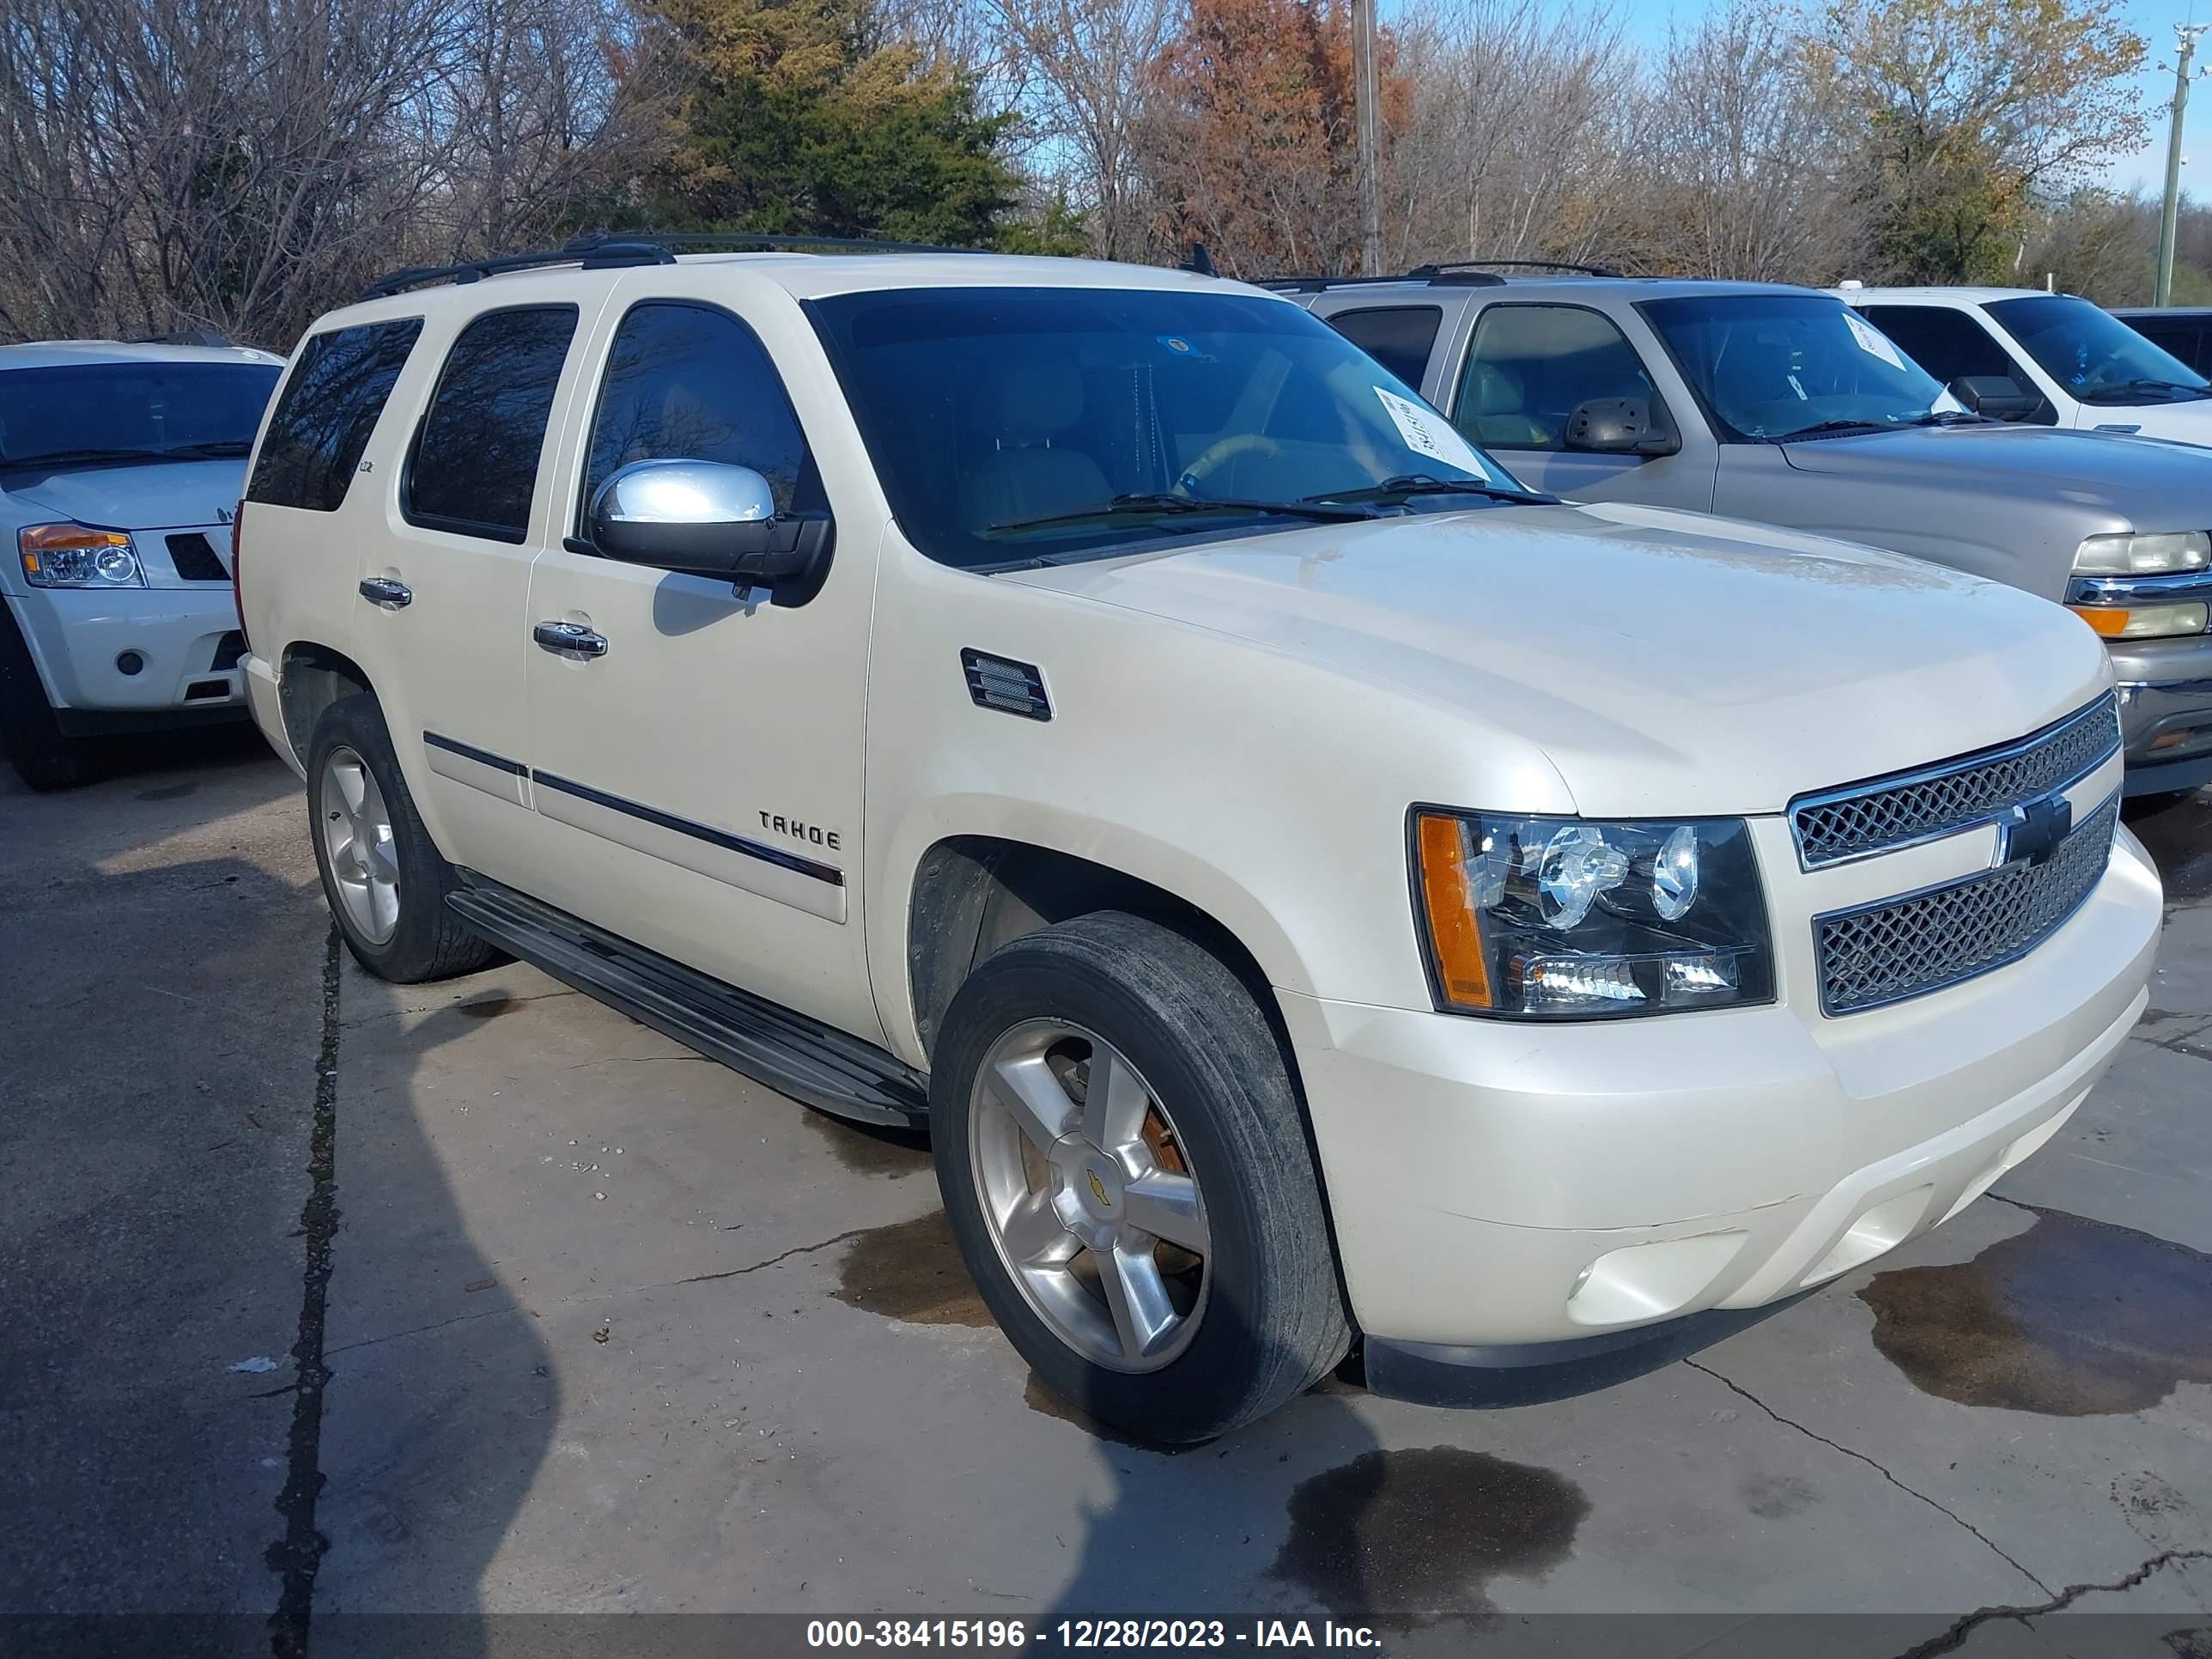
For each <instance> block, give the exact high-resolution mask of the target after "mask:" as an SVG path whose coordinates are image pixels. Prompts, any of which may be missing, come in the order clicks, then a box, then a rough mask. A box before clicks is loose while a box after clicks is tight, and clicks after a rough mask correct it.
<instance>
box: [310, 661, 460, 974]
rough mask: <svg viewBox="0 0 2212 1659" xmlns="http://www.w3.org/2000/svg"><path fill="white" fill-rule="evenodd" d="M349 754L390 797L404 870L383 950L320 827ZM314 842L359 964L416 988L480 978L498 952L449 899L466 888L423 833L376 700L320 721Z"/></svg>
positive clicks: (329, 898) (314, 750)
mask: <svg viewBox="0 0 2212 1659" xmlns="http://www.w3.org/2000/svg"><path fill="white" fill-rule="evenodd" d="M340 747H344V748H348V749H350V750H353V751H354V752H355V753H356V754H357V755H359V756H360V757H361V758H362V763H364V764H365V765H366V766H367V767H368V770H369V772H370V774H371V775H373V776H374V778H375V780H376V787H377V788H378V789H379V790H380V791H381V792H382V793H383V796H384V804H385V807H386V811H387V812H388V813H389V815H390V818H391V823H392V850H393V852H394V854H396V856H397V861H398V866H399V919H398V924H397V926H396V927H394V928H393V929H392V937H391V938H390V939H386V940H384V941H383V942H382V943H379V942H377V941H376V940H374V939H369V938H368V937H367V936H366V935H365V934H364V933H362V931H361V930H360V929H359V928H358V927H356V925H355V923H354V921H353V918H352V917H351V916H350V915H349V914H348V913H347V909H346V906H345V904H344V903H343V902H342V901H341V900H340V898H339V896H338V889H337V880H336V878H334V877H333V876H332V874H331V863H330V854H329V849H328V848H326V847H325V844H324V841H323V836H322V833H321V826H320V825H319V823H316V822H315V817H316V814H317V813H318V812H319V811H320V810H321V808H320V805H319V802H320V799H321V793H322V782H321V781H322V777H323V774H324V770H325V767H326V766H327V764H328V763H329V759H330V756H331V750H334V749H337V748H340ZM307 817H308V824H307V829H308V839H309V840H310V841H311V842H313V844H314V848H315V868H316V869H317V870H318V871H319V872H321V874H322V878H323V897H324V900H325V902H327V903H328V904H329V905H330V908H331V916H332V917H334V918H335V919H336V920H337V925H338V932H339V933H341V934H342V935H343V937H344V939H345V942H346V948H347V949H348V950H349V951H352V952H353V954H354V959H355V960H356V961H357V962H358V963H361V965H362V967H364V968H366V969H368V971H369V972H370V973H372V974H374V975H376V976H377V977H378V978H379V979H385V980H390V981H393V982H394V983H396V984H400V985H412V984H416V983H417V982H419V981H423V980H432V979H451V978H453V976H454V975H458V974H471V973H474V972H475V971H476V970H477V969H479V968H482V967H483V966H484V965H485V964H486V963H489V962H490V961H491V960H492V959H493V958H494V957H495V956H496V955H497V954H498V953H497V951H495V949H494V947H493V946H492V945H489V944H487V943H486V942H485V941H484V940H483V939H479V938H478V937H477V935H476V934H474V933H471V932H469V930H468V929H467V928H466V927H464V926H463V925H462V924H461V920H460V918H459V917H458V916H456V915H454V914H453V911H452V910H451V909H450V908H448V907H447V903H446V896H447V894H448V893H450V892H452V891H453V890H454V889H455V888H456V887H458V886H459V880H458V879H457V878H455V876H454V874H453V866H452V865H450V864H448V863H447V862H446V860H445V856H444V855H443V854H441V853H440V852H439V851H438V848H437V844H436V843H435V842H433V841H432V840H431V839H430V832H429V831H428V829H424V828H423V827H422V817H421V815H420V814H419V813H417V812H416V810H415V798H414V796H412V795H411V794H410V793H408V790H407V780H406V778H405V777H404V775H402V774H401V772H400V770H399V760H398V756H397V755H396V754H394V753H393V751H392V734H391V732H389V731H388V730H387V729H386V726H385V724H384V710H383V709H382V708H380V707H379V706H378V704H377V701H376V699H375V698H374V697H373V696H368V695H367V694H365V693H363V694H361V695H357V696H350V697H341V698H340V699H339V700H338V701H337V702H334V703H332V704H331V706H330V707H329V708H325V710H324V711H323V716H322V718H321V719H320V720H317V721H316V722H315V735H314V737H313V739H312V740H311V741H310V742H309V744H308V745H307Z"/></svg>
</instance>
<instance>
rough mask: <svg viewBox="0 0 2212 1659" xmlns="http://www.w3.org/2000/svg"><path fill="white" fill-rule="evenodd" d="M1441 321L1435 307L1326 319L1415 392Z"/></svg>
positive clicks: (1386, 308)
mask: <svg viewBox="0 0 2212 1659" xmlns="http://www.w3.org/2000/svg"><path fill="white" fill-rule="evenodd" d="M1443 319H1444V313H1443V309H1442V308H1441V307H1437V306H1378V307H1375V308H1373V309H1371V310H1368V311H1340V312H1338V313H1336V314H1335V315H1334V316H1333V317H1331V318H1329V319H1328V323H1329V325H1330V326H1331V327H1333V328H1334V329H1335V330H1336V331H1337V332H1338V333H1340V334H1341V335H1342V336H1344V337H1345V338H1346V339H1347V340H1349V341H1351V342H1352V344H1354V345H1356V346H1358V348H1359V349H1361V350H1362V351H1364V352H1365V353H1366V354H1367V355H1368V356H1370V357H1372V358H1373V359H1374V360H1375V361H1376V362H1378V363H1380V364H1382V365H1383V368H1387V369H1389V371H1390V372H1391V373H1392V374H1395V375H1396V376H1397V377H1398V378H1399V379H1400V380H1403V381H1404V382H1405V383H1406V384H1407V386H1409V387H1410V388H1412V389H1413V391H1416V392H1418V391H1419V390H1420V388H1421V376H1422V375H1423V374H1426V373H1427V372H1428V367H1429V349H1430V348H1431V347H1432V346H1434V345H1435V344H1436V343H1437V325H1439V324H1441V323H1442V322H1443Z"/></svg>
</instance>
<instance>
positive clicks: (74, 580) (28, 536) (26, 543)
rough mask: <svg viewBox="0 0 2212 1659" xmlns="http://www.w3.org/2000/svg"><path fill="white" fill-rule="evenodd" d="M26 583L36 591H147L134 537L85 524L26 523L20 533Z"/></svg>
mask: <svg viewBox="0 0 2212 1659" xmlns="http://www.w3.org/2000/svg"><path fill="white" fill-rule="evenodd" d="M15 556H16V557H17V558H19V559H21V561H22V564H23V580H25V581H27V582H28V583H30V585H31V586H33V587H143V586H145V585H146V573H145V572H144V571H143V570H142V569H140V568H139V566H138V555H137V553H136V552H135V551H133V550H132V549H131V538H130V537H128V536H126V535H125V534H123V532H120V531H118V530H94V529H91V528H89V527H88V526H84V525H81V524H33V525H26V526H24V527H23V528H22V529H21V530H19V531H17V532H15Z"/></svg>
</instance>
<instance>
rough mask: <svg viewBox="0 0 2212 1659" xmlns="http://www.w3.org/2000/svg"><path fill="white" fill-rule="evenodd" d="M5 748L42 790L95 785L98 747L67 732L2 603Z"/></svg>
mask: <svg viewBox="0 0 2212 1659" xmlns="http://www.w3.org/2000/svg"><path fill="white" fill-rule="evenodd" d="M0 749H5V750H7V751H8V760H9V763H10V764H11V765H13V766H14V767H15V775H16V776H17V777H19V778H21V779H22V781H23V782H24V783H25V784H26V785H27V787H30V788H33V789H35V790H37V791H38V792H39V793H40V794H46V793H50V792H52V791H53V790H56V789H74V788H76V787H77V786H78V785H80V784H84V783H89V782H90V781H92V779H93V777H94V774H95V771H96V768H95V767H94V750H93V746H92V744H90V743H88V742H87V741H86V740H85V739H84V738H73V737H70V736H69V735H68V734H67V733H66V732H64V731H63V730H62V727H61V721H60V720H59V718H58V716H57V715H56V714H55V713H54V709H53V705H52V703H50V702H47V701H46V687H44V686H43V685H41V684H39V669H38V665H37V664H36V663H33V661H32V660H31V650H30V647H28V646H27V645H25V644H24V643H23V639H22V635H21V634H19V633H18V632H17V631H16V629H15V618H14V617H12V616H10V615H9V614H8V607H7V605H6V603H5V602H4V601H0Z"/></svg>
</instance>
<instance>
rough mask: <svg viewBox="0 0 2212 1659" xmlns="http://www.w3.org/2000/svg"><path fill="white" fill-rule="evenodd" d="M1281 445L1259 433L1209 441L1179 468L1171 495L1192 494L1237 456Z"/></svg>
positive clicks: (1273, 450) (1270, 451) (1267, 451)
mask: <svg viewBox="0 0 2212 1659" xmlns="http://www.w3.org/2000/svg"><path fill="white" fill-rule="evenodd" d="M1280 447H1281V446H1280V445H1279V444H1278V443H1276V441H1274V440H1273V438H1270V437H1268V436H1267V435H1266V434H1265V433H1262V432H1239V433H1237V434H1235V435H1233V436H1231V437H1227V438H1224V439H1222V440H1221V441H1220V442H1218V443H1216V444H1210V445H1208V446H1207V447H1206V451H1205V453H1202V454H1200V456H1199V458H1198V459H1196V460H1194V461H1193V462H1192V463H1191V464H1190V465H1188V466H1187V467H1185V468H1183V470H1182V477H1179V478H1177V479H1176V481H1175V488H1174V490H1173V492H1172V493H1173V494H1175V495H1189V496H1195V495H1197V493H1198V487H1199V485H1200V484H1202V483H1205V482H1206V480H1207V479H1208V478H1210V477H1212V476H1213V475H1214V474H1215V473H1216V472H1218V471H1220V470H1221V469H1222V468H1223V467H1225V466H1226V465H1228V464H1229V463H1230V462H1231V461H1233V460H1235V459H1237V457H1238V456H1239V455H1273V453H1276V451H1277V450H1278V449H1279V448H1280Z"/></svg>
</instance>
